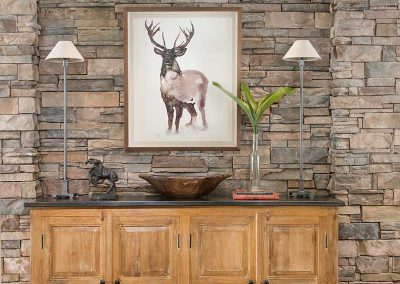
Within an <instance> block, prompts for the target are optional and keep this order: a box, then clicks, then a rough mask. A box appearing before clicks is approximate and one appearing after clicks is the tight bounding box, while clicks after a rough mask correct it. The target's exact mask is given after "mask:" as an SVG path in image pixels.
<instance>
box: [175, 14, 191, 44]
mask: <svg viewBox="0 0 400 284" xmlns="http://www.w3.org/2000/svg"><path fill="white" fill-rule="evenodd" d="M190 25H191V29H189V28H186V29H182V28H181V27H179V29H180V31H179V33H178V36H177V37H176V39H175V42H174V48H175V49H182V48H185V47H186V46H187V45H188V44H189V42H190V40H191V39H192V37H193V35H194V26H193V23H192V21H190ZM181 32H182V33H183V35H184V36H185V40H184V41H182V43H181V44H179V45H178V46H176V42H177V41H178V38H179V36H180V34H181Z"/></svg>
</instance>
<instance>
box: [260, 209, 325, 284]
mask: <svg viewBox="0 0 400 284" xmlns="http://www.w3.org/2000/svg"><path fill="white" fill-rule="evenodd" d="M260 219H263V221H264V225H263V226H262V228H263V230H261V231H260V232H259V233H260V234H261V236H260V238H259V240H260V247H261V248H262V250H263V253H262V265H261V270H262V274H261V275H262V278H263V281H264V280H268V281H269V283H270V284H327V283H328V282H326V275H325V266H326V265H327V263H326V255H327V254H326V251H327V247H326V243H325V238H326V218H325V217H319V216H304V217H303V216H301V214H299V215H298V217H296V216H271V217H268V216H265V215H261V218H260Z"/></svg>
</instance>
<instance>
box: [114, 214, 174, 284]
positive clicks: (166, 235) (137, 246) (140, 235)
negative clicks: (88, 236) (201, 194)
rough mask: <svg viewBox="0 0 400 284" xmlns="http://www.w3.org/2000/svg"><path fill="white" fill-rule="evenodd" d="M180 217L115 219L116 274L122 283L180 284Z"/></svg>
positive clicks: (116, 217) (116, 277) (115, 276)
mask: <svg viewBox="0 0 400 284" xmlns="http://www.w3.org/2000/svg"><path fill="white" fill-rule="evenodd" d="M178 226H179V218H178V217H143V216H142V217H118V216H115V217H114V218H113V265H114V266H113V271H114V273H113V274H114V279H119V280H120V281H121V283H143V284H144V283H146V284H148V283H152V284H159V283H162V284H167V283H170V284H176V283H178Z"/></svg>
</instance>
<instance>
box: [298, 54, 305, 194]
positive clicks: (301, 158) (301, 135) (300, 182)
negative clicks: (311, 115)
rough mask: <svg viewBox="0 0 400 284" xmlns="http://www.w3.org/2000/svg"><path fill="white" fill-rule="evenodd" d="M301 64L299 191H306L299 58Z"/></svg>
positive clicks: (301, 60)
mask: <svg viewBox="0 0 400 284" xmlns="http://www.w3.org/2000/svg"><path fill="white" fill-rule="evenodd" d="M299 66H300V147H299V148H300V149H299V151H300V180H299V192H300V193H303V192H304V170H303V119H304V102H303V96H304V90H303V84H304V59H302V58H300V59H299Z"/></svg>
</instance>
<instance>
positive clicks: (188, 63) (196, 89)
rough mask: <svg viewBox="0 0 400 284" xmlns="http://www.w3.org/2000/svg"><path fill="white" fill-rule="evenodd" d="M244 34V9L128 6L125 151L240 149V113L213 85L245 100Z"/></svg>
mask: <svg viewBox="0 0 400 284" xmlns="http://www.w3.org/2000/svg"><path fill="white" fill-rule="evenodd" d="M241 29H242V23H241V8H237V7H222V8H219V7H218V8H214V7H213V8H205V7H202V8H188V7H135V8H132V7H128V8H125V9H124V38H125V48H124V52H125V63H124V64H125V65H124V68H125V73H124V76H125V78H124V80H125V90H124V91H125V93H124V95H125V97H124V104H125V105H124V112H125V125H124V127H125V129H124V130H125V132H124V133H125V138H124V140H125V141H124V143H125V151H157V150H239V147H240V109H239V107H238V106H237V105H236V103H235V102H234V101H233V100H231V99H230V98H229V97H228V96H226V95H225V94H223V93H222V92H221V91H220V90H218V89H217V88H215V87H214V86H213V85H212V81H216V82H218V83H220V84H221V85H223V86H224V87H225V88H226V89H228V90H229V91H232V92H233V93H234V94H235V95H236V96H240V78H241V73H240V69H241ZM174 39H175V40H174ZM171 113H172V120H171ZM185 124H187V125H185Z"/></svg>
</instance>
